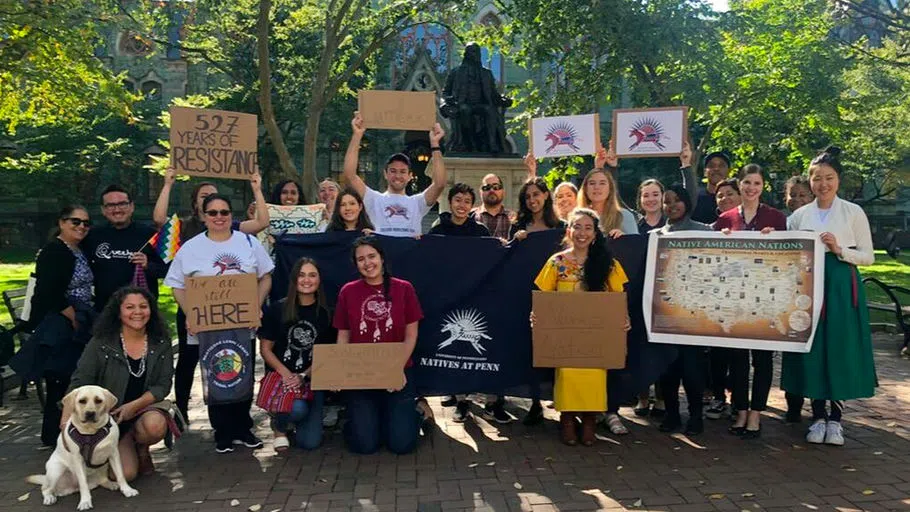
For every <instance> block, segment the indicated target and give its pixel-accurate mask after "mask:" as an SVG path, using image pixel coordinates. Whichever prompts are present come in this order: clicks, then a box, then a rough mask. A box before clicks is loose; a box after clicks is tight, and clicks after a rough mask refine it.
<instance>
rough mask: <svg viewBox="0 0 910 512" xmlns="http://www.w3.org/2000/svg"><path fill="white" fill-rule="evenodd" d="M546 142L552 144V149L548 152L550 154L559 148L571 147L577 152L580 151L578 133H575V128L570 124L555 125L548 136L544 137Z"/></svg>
mask: <svg viewBox="0 0 910 512" xmlns="http://www.w3.org/2000/svg"><path fill="white" fill-rule="evenodd" d="M544 140H546V141H547V142H549V143H550V147H548V148H547V150H546V152H547V153H549V152H550V151H553V150H554V149H556V148H557V147H558V146H569V147H570V148H572V149H573V150H575V151H578V149H579V148H578V145H577V144H576V143H577V142H579V140H578V133H577V132H576V131H575V127H574V126H572V125H571V124H569V123H559V124H555V125H553V126H551V127H550V129H549V130H547V135H546V137H544Z"/></svg>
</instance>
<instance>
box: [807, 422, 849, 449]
mask: <svg viewBox="0 0 910 512" xmlns="http://www.w3.org/2000/svg"><path fill="white" fill-rule="evenodd" d="M806 442H808V443H812V444H822V443H824V444H830V445H834V446H843V445H844V427H843V426H841V424H840V422H839V421H825V420H815V423H813V424H812V425H811V426H810V427H809V432H808V433H807V434H806Z"/></svg>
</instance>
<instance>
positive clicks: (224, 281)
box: [186, 274, 260, 333]
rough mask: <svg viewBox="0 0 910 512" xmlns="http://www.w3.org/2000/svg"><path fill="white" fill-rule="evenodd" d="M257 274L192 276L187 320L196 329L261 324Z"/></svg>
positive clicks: (187, 295) (203, 330)
mask: <svg viewBox="0 0 910 512" xmlns="http://www.w3.org/2000/svg"><path fill="white" fill-rule="evenodd" d="M257 288H258V280H257V279H256V274H228V275H223V276H215V277H189V278H187V280H186V305H187V311H186V320H187V323H188V324H189V328H190V331H192V332H194V333H200V332H207V331H219V330H222V329H237V328H241V327H259V310H260V308H259V293H258V290H257Z"/></svg>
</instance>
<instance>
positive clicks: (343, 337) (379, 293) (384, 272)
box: [334, 237, 423, 454]
mask: <svg viewBox="0 0 910 512" xmlns="http://www.w3.org/2000/svg"><path fill="white" fill-rule="evenodd" d="M353 258H354V265H355V266H356V267H357V272H359V273H360V279H357V280H356V281H351V282H350V283H348V284H346V285H344V286H343V287H342V288H341V291H340V292H338V303H337V304H336V306H335V321H334V325H335V328H336V329H338V343H402V344H403V345H404V350H403V351H402V354H403V355H402V361H401V367H402V370H403V371H404V384H403V387H402V388H401V389H397V390H383V389H370V390H357V391H346V392H345V401H346V404H347V415H348V418H349V421H348V422H347V423H346V424H345V426H344V437H345V440H346V442H347V445H348V448H349V449H350V450H351V451H352V452H354V453H364V454H367V453H375V452H376V451H378V450H379V447H380V446H381V445H382V444H385V446H386V447H387V448H388V449H389V451H391V452H393V453H397V454H405V453H409V452H411V451H413V450H414V448H416V446H417V436H418V433H419V428H420V416H418V414H417V410H416V408H415V404H414V399H415V398H416V394H415V391H414V386H413V384H412V383H411V382H410V379H409V378H408V377H409V373H410V370H409V369H410V367H411V365H412V362H411V353H412V352H414V347H415V346H416V345H417V323H418V322H419V321H420V320H421V319H422V318H423V312H422V311H421V309H420V302H419V301H418V300H417V292H415V291H414V287H413V286H412V285H411V283H409V282H407V281H404V280H402V279H396V278H394V277H392V276H391V275H390V274H389V271H388V269H387V268H386V266H385V253H384V252H383V250H382V247H381V246H380V245H379V243H378V241H377V240H376V239H375V238H373V237H362V238H359V239H357V241H355V242H354V251H353Z"/></svg>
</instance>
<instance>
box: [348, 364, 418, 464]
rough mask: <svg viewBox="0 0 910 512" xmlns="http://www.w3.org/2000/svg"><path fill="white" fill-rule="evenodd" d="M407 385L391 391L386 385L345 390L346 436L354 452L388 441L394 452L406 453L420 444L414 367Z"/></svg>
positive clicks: (371, 449)
mask: <svg viewBox="0 0 910 512" xmlns="http://www.w3.org/2000/svg"><path fill="white" fill-rule="evenodd" d="M405 374H406V375H407V378H408V383H407V385H405V387H404V389H402V390H400V391H395V392H393V393H389V392H388V391H386V390H384V389H368V390H356V391H345V392H344V393H343V396H344V401H345V406H346V407H347V417H348V421H347V423H345V425H344V439H345V442H346V443H347V445H348V449H349V450H350V451H352V452H354V453H360V454H370V453H376V452H377V451H379V448H380V446H382V445H385V446H386V448H388V449H389V451H390V452H392V453H395V454H398V455H404V454H406V453H410V452H412V451H414V449H415V448H417V437H418V435H419V433H420V415H418V414H417V409H416V404H415V401H414V400H415V398H416V396H417V395H416V391H415V390H414V384H413V383H412V380H413V379H412V376H411V374H410V371H407V370H406V371H405Z"/></svg>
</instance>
